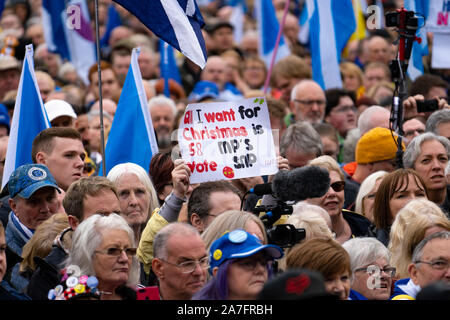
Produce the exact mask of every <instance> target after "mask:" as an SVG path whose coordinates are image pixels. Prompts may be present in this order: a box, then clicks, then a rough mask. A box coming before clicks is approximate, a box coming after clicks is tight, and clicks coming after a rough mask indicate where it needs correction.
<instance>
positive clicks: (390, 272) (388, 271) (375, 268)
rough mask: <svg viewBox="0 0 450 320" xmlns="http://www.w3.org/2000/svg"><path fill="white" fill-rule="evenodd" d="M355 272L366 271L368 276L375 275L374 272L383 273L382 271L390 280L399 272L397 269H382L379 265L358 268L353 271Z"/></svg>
mask: <svg viewBox="0 0 450 320" xmlns="http://www.w3.org/2000/svg"><path fill="white" fill-rule="evenodd" d="M353 271H354V272H358V271H364V272H367V273H368V274H373V273H374V272H377V271H378V272H379V273H381V271H383V272H384V273H385V274H387V275H388V276H389V277H390V278H392V277H393V276H395V272H396V271H397V269H396V268H395V267H384V268H380V267H379V266H377V265H374V264H371V265H370V266H367V267H362V268H358V269H355V270H353Z"/></svg>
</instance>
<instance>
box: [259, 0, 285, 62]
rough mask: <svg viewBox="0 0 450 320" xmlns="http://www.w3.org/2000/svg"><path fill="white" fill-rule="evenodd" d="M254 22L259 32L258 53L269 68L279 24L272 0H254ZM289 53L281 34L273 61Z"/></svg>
mask: <svg viewBox="0 0 450 320" xmlns="http://www.w3.org/2000/svg"><path fill="white" fill-rule="evenodd" d="M254 5H255V13H256V23H257V25H258V34H259V41H258V43H259V55H260V56H261V58H262V59H263V60H264V61H265V63H266V66H267V67H268V68H269V67H270V65H271V62H272V55H273V53H274V49H275V45H276V42H277V38H278V31H279V29H280V24H279V23H278V20H277V17H276V15H275V8H274V6H273V3H272V0H261V1H255V3H254ZM290 54H291V51H290V49H289V46H288V44H287V43H286V42H285V41H284V37H283V35H281V38H280V42H279V45H278V49H277V55H276V57H275V60H274V63H276V62H277V61H278V60H280V59H282V58H284V57H286V56H288V55H290Z"/></svg>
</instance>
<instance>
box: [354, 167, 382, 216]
mask: <svg viewBox="0 0 450 320" xmlns="http://www.w3.org/2000/svg"><path fill="white" fill-rule="evenodd" d="M387 174H388V173H387V172H386V171H377V172H374V173H372V174H371V175H369V176H368V177H367V178H366V179H364V181H363V182H362V183H361V186H360V188H359V191H358V195H357V196H356V201H355V211H356V212H357V213H360V214H362V215H363V216H365V217H366V218H367V219H369V220H370V222H372V223H373V204H374V202H375V195H376V193H377V190H378V187H379V186H380V183H381V180H382V179H383V177H384V176H385V175H387Z"/></svg>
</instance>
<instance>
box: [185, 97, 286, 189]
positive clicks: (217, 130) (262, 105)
mask: <svg viewBox="0 0 450 320" xmlns="http://www.w3.org/2000/svg"><path fill="white" fill-rule="evenodd" d="M178 142H179V146H180V151H181V155H182V157H183V159H184V160H185V161H186V164H187V166H188V167H189V169H190V171H191V172H192V175H191V179H190V181H191V183H199V182H204V181H213V180H222V179H240V178H245V177H254V176H261V175H271V174H274V173H276V172H277V171H278V168H277V159H276V154H275V147H274V143H273V137H272V131H271V127H270V120H269V112H268V109H267V105H266V102H265V100H264V98H252V99H245V100H241V101H233V102H215V103H197V104H190V105H188V106H187V107H186V111H185V114H184V116H183V118H182V119H181V121H180V126H179V131H178Z"/></svg>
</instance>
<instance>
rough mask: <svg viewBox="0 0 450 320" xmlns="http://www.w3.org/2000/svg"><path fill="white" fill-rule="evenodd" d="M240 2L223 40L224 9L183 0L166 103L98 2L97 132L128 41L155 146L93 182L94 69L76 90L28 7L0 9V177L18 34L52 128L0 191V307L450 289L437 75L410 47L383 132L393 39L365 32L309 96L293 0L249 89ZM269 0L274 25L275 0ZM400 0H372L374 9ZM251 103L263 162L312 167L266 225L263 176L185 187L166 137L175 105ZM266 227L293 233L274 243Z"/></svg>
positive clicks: (147, 53) (448, 131) (374, 295)
mask: <svg viewBox="0 0 450 320" xmlns="http://www.w3.org/2000/svg"><path fill="white" fill-rule="evenodd" d="M254 1H257V0H254ZM254 1H246V3H247V5H248V7H249V10H248V11H247V13H246V15H245V18H244V21H243V25H244V33H243V35H242V38H241V39H240V41H239V42H238V41H237V40H236V39H235V35H234V33H233V32H234V26H233V25H232V24H231V23H230V22H229V17H230V13H231V7H230V6H227V5H226V3H227V2H226V1H220V0H216V1H199V3H201V6H200V8H201V10H202V14H203V17H204V19H205V22H206V25H205V27H204V29H203V30H202V32H203V36H204V39H205V43H206V48H207V55H208V59H207V62H206V66H205V68H204V69H203V70H202V69H200V68H199V67H198V66H196V65H195V64H193V63H192V62H191V61H189V60H188V59H186V58H184V57H183V56H182V55H181V54H176V58H177V63H178V69H179V72H180V75H181V83H177V82H176V81H173V80H170V81H169V82H168V84H169V89H170V90H169V91H170V96H164V85H165V83H166V82H165V81H164V79H162V78H161V70H160V67H159V52H158V38H157V37H155V36H154V35H153V34H152V32H151V31H149V30H148V29H147V28H146V27H145V26H144V25H143V24H142V23H140V22H139V20H137V18H136V17H134V16H132V15H131V14H130V13H128V12H127V11H126V10H124V9H123V8H121V7H120V6H119V5H117V4H115V3H113V2H112V1H107V0H105V1H99V23H100V30H101V32H102V34H103V32H105V30H106V26H107V12H108V10H107V9H108V6H109V5H114V6H115V7H116V10H117V11H118V13H119V14H120V17H121V21H122V24H121V25H119V26H116V27H115V28H114V29H113V30H112V31H111V33H110V35H109V39H108V41H107V42H106V44H105V45H104V46H102V48H101V81H102V83H101V93H102V99H103V100H102V106H103V116H104V118H103V124H104V128H105V135H106V139H107V135H108V132H109V129H110V127H111V124H112V122H113V121H114V117H115V111H116V109H117V103H118V101H119V97H120V94H121V90H122V85H123V83H124V80H125V77H126V74H127V71H128V67H129V64H130V59H131V52H132V49H133V48H135V47H137V46H139V47H141V53H140V55H139V60H138V61H139V67H140V70H141V74H142V78H143V83H144V88H145V91H146V95H147V98H148V105H149V112H150V114H151V118H152V123H153V128H154V130H155V135H156V138H157V143H158V148H159V152H158V153H157V154H155V155H153V157H152V159H151V163H150V166H149V167H148V168H142V167H141V166H139V165H136V164H134V163H130V162H126V163H121V164H118V165H116V166H115V167H114V168H112V169H111V170H110V171H109V172H108V174H107V175H105V176H100V175H99V174H98V172H99V168H100V167H101V163H102V157H103V155H102V148H101V145H102V144H101V132H100V130H101V121H100V120H101V119H100V112H99V104H100V103H99V97H100V95H99V81H98V70H97V65H96V64H95V65H93V66H92V67H91V68H90V70H89V75H88V83H84V82H83V81H82V79H81V78H80V76H79V75H78V74H77V70H76V69H75V68H74V67H73V65H72V64H71V63H70V62H67V61H62V59H61V58H60V56H59V55H58V54H55V53H52V52H50V51H49V49H48V45H47V44H46V42H45V37H44V31H43V27H42V13H41V9H42V8H41V6H42V1H39V0H11V1H7V2H6V6H5V9H4V11H3V13H2V16H1V18H0V47H1V56H0V101H1V104H0V136H1V137H0V160H1V161H0V177H1V176H2V174H1V173H2V171H3V166H4V163H5V157H6V150H7V146H8V140H9V137H8V136H9V132H10V128H11V118H12V115H13V111H14V105H15V99H16V96H17V89H18V85H19V80H20V72H21V65H22V64H21V60H23V57H24V45H25V44H29V43H32V44H33V45H34V48H35V50H34V52H35V55H34V62H35V70H36V78H37V83H38V86H39V90H40V93H41V97H42V100H43V102H44V106H45V109H46V111H47V114H48V117H49V120H50V122H51V128H48V129H45V130H43V131H42V132H40V133H39V134H38V135H37V136H36V137H35V138H34V141H33V146H32V150H31V158H32V163H29V164H25V165H22V166H20V167H18V168H17V169H15V170H14V172H13V173H12V175H11V177H10V178H9V180H8V181H7V183H6V185H5V187H4V188H3V190H2V193H1V198H0V220H1V223H0V280H1V283H0V300H71V299H93V300H136V299H161V300H191V299H192V300H234V299H238V300H266V299H281V300H283V299H285V300H292V299H295V300H296V299H298V300H309V299H327V300H338V299H340V300H415V299H449V297H450V162H449V157H450V141H449V139H450V105H449V99H448V89H449V80H450V71H449V70H436V69H432V68H431V66H430V63H429V62H430V61H431V58H430V56H427V57H425V58H424V62H425V73H424V74H423V75H422V76H419V77H418V78H416V79H414V80H412V79H408V88H409V92H408V97H407V98H406V99H405V100H404V101H403V110H404V114H403V119H404V121H403V122H402V129H403V132H404V135H403V136H402V139H401V140H400V139H399V136H398V134H397V133H396V132H394V131H393V130H392V122H391V109H392V100H393V95H394V88H395V87H394V83H393V82H392V79H391V75H390V73H391V71H390V69H389V62H390V61H391V60H393V59H395V58H396V54H397V47H396V45H395V44H393V42H394V40H395V39H396V34H395V31H393V30H390V29H378V30H367V36H366V37H365V38H363V39H351V40H350V41H349V42H348V45H347V47H346V50H345V51H344V52H343V53H342V62H341V64H340V72H341V76H342V83H343V87H342V88H333V89H328V90H324V89H323V88H322V87H321V86H320V85H319V84H318V83H317V82H315V81H314V80H313V79H312V70H311V68H312V67H311V53H310V52H309V50H308V47H307V46H306V45H304V44H302V43H300V41H299V40H298V34H299V32H300V27H299V23H298V17H299V12H300V11H301V10H302V6H301V4H302V3H303V1H290V3H291V7H290V8H289V11H288V14H287V18H286V20H285V26H284V36H285V40H286V42H287V43H288V44H289V47H290V50H291V55H290V56H288V57H286V58H283V59H281V60H279V61H278V62H277V63H276V64H275V65H274V66H273V69H272V70H271V75H270V83H269V90H268V91H267V92H265V91H264V90H263V86H264V83H265V80H266V78H267V76H268V72H269V67H270V66H267V65H266V64H265V62H264V60H262V59H261V58H260V57H259V56H258V34H257V31H256V21H255V18H254V17H253V16H252V10H251V8H252V6H253V2H254ZM272 2H273V4H274V8H275V10H276V13H277V16H278V17H279V18H280V19H281V17H282V15H283V10H284V6H285V1H283V0H273V1H272ZM400 2H401V1H383V4H384V6H385V8H384V9H385V11H388V10H390V9H395V8H398V7H399V6H400ZM88 3H89V5H92V6H90V10H91V14H92V16H93V14H94V12H93V10H94V8H93V2H92V1H89V2H88ZM92 21H94V19H92ZM432 36H433V35H432V34H428V37H432ZM431 54H432V53H431ZM323 67H324V68H326V66H323ZM260 96H265V97H266V101H267V107H268V111H269V115H270V124H271V129H272V130H273V132H274V143H275V146H276V150H277V151H276V152H277V154H276V156H277V159H278V169H279V170H292V171H294V170H301V169H299V168H301V167H305V166H312V167H313V166H315V167H319V168H321V169H323V170H325V171H326V173H328V175H329V186H328V185H327V190H326V192H325V193H324V194H323V195H322V196H320V197H315V198H307V199H305V200H303V201H299V202H297V203H295V204H294V203H291V204H289V205H292V213H291V214H286V215H282V216H281V217H280V219H279V220H278V221H276V222H275V223H271V224H270V225H269V224H268V223H267V221H265V220H264V219H263V218H262V217H263V214H264V212H263V213H261V210H255V209H257V208H258V207H259V206H262V205H266V204H273V203H277V199H276V197H275V196H274V195H264V196H258V195H255V194H248V192H249V190H250V189H251V188H253V187H254V186H255V185H257V184H262V183H265V182H270V181H272V180H273V179H274V176H256V177H250V178H243V179H234V180H227V181H225V180H220V181H209V182H203V183H199V184H191V183H190V176H191V171H190V169H189V166H188V165H187V164H186V162H185V161H184V160H183V159H174V158H173V157H172V155H173V152H172V151H173V149H174V147H175V146H176V142H175V141H172V139H171V134H172V132H173V131H174V130H175V129H176V128H177V126H178V122H179V119H180V118H181V117H182V116H183V114H184V110H185V107H186V106H187V104H189V103H194V102H204V103H207V102H220V101H235V100H236V101H237V100H239V99H243V98H249V97H260ZM424 100H436V102H437V105H438V109H437V110H435V111H432V112H419V111H420V110H419V111H418V108H417V105H418V102H420V101H424ZM129 143H133V141H129ZM399 160H401V161H399ZM298 183H301V182H298ZM327 183H328V182H327ZM277 225H279V226H282V225H290V226H293V227H294V228H290V229H289V230H291V233H289V236H291V235H292V232H293V233H295V234H298V233H300V234H301V236H299V237H297V238H295V241H293V242H292V241H291V242H290V243H289V245H286V246H284V245H277V244H274V239H273V237H274V232H273V230H274V229H273V227H274V226H277ZM278 236H279V234H278Z"/></svg>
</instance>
